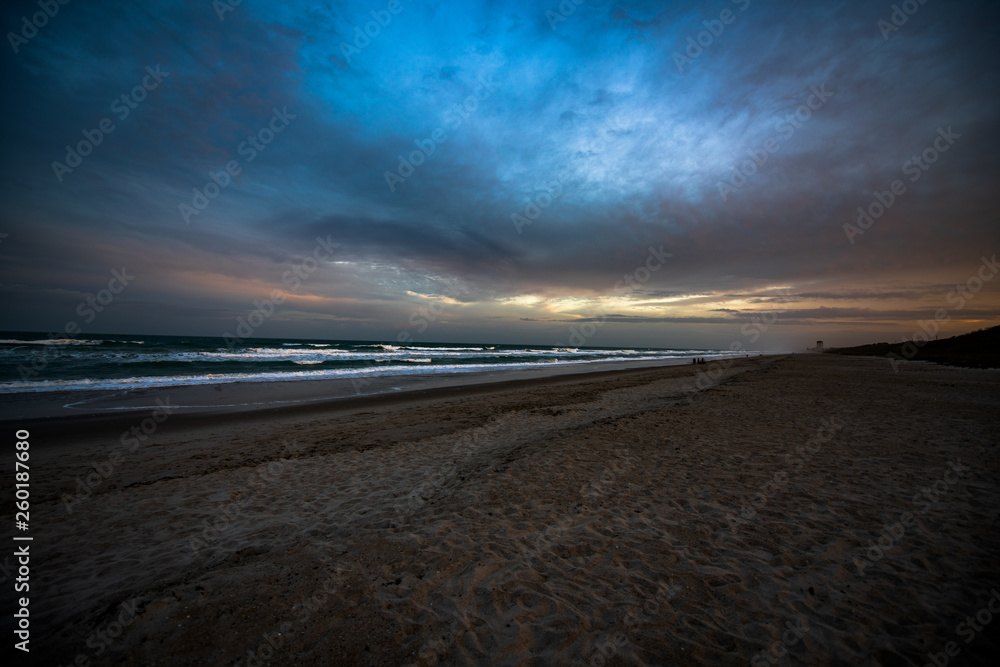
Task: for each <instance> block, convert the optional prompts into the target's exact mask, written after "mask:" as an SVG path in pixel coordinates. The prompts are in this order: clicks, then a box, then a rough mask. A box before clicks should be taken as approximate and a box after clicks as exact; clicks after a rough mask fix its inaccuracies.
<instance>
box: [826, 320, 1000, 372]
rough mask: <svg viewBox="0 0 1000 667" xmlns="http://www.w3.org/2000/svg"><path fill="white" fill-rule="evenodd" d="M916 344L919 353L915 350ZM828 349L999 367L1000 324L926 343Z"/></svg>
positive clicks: (853, 353)
mask: <svg viewBox="0 0 1000 667" xmlns="http://www.w3.org/2000/svg"><path fill="white" fill-rule="evenodd" d="M914 347H916V354H914V353H913V350H914ZM826 351H827V352H829V353H831V354H849V355H863V356H879V357H884V356H886V355H895V356H894V357H892V358H901V359H913V360H916V361H933V362H935V363H939V364H948V365H950V366H965V367H967V368H1000V326H997V327H991V328H989V329H980V330H979V331H973V332H972V333H967V334H963V335H961V336H954V337H953V338H945V339H944V340H932V341H928V342H927V343H924V344H923V345H914V344H913V343H873V344H871V345H859V346H858V347H840V348H830V349H828V350H826Z"/></svg>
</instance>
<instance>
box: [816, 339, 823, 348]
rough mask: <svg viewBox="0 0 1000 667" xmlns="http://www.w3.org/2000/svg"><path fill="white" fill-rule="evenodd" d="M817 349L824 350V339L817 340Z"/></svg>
mask: <svg viewBox="0 0 1000 667" xmlns="http://www.w3.org/2000/svg"><path fill="white" fill-rule="evenodd" d="M816 349H817V350H822V349H823V341H821V340H818V341H816Z"/></svg>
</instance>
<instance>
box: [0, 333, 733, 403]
mask: <svg viewBox="0 0 1000 667" xmlns="http://www.w3.org/2000/svg"><path fill="white" fill-rule="evenodd" d="M731 354H732V353H731V352H729V351H728V350H676V349H656V348H603V347H601V348H598V347H579V348H576V347H548V346H544V345H527V346H524V345H499V344H498V345H482V344H458V343H419V344H418V343H414V344H411V345H398V344H391V343H387V342H379V341H355V340H347V341H345V340H296V339H292V338H248V339H245V340H243V341H240V342H236V343H234V344H232V345H227V344H226V341H224V340H223V339H222V338H214V337H212V338H207V337H197V336H129V335H120V334H114V335H104V334H87V335H84V336H81V337H79V338H61V339H55V338H50V337H49V336H48V335H47V334H44V333H24V332H0V393H12V392H44V391H65V390H77V389H138V388H148V387H164V386H178V385H197V384H217V383H230V382H274V381H288V380H314V379H326V378H352V377H370V376H391V375H415V374H422V375H430V374H435V373H462V372H474V371H490V370H501V369H520V368H538V367H542V366H546V367H551V366H553V365H569V364H599V363H602V362H611V361H656V360H661V361H664V362H666V363H671V362H672V363H676V364H681V363H691V359H692V357H695V356H699V357H707V358H720V357H724V356H730V355H731ZM743 354H744V353H743V352H741V353H739V355H738V356H743Z"/></svg>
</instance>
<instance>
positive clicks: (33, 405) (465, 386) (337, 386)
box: [0, 355, 780, 428]
mask: <svg viewBox="0 0 1000 667" xmlns="http://www.w3.org/2000/svg"><path fill="white" fill-rule="evenodd" d="M768 356H780V355H755V356H752V357H750V358H749V359H747V358H745V357H733V358H732V362H733V364H735V363H740V362H746V361H749V360H750V359H756V358H762V357H768ZM729 361H730V360H729V359H716V360H712V361H709V364H708V366H695V365H694V364H692V363H691V362H690V360H685V361H683V362H680V361H677V362H674V361H663V360H656V361H650V360H646V361H612V362H603V363H587V364H566V365H559V366H553V367H541V368H526V369H500V370H494V371H474V372H467V373H435V374H426V375H423V374H410V375H386V376H372V377H368V378H360V380H359V379H358V378H353V379H340V378H338V379H318V380H292V381H281V382H238V383H218V384H196V385H175V386H170V387H156V388H141V389H126V390H107V389H80V390H72V391H59V390H56V391H45V392H11V393H8V394H4V395H3V398H4V401H3V405H2V407H0V426H13V427H15V428H24V427H25V426H24V425H27V427H29V428H30V427H48V426H54V425H66V426H76V425H80V426H85V425H88V424H92V425H95V426H99V425H101V424H105V423H118V422H121V421H123V420H124V421H134V420H135V418H136V416H137V415H138V414H141V413H149V412H151V411H155V410H157V409H161V410H162V408H163V405H168V406H170V407H171V409H170V414H171V415H180V416H193V415H202V416H215V417H221V416H224V415H229V416H235V415H245V414H253V413H256V412H268V413H272V414H273V413H274V412H275V411H283V410H297V409H298V410H309V409H335V408H336V407H337V406H345V407H346V406H364V405H368V404H371V403H372V402H376V403H377V402H379V401H385V400H393V399H394V398H399V399H400V400H408V399H409V398H410V397H411V395H413V394H423V393H434V392H437V393H438V395H442V396H444V395H448V393H449V392H462V391H476V390H477V389H476V388H481V387H482V386H491V385H504V384H510V385H511V386H515V385H516V384H517V383H524V384H526V385H527V384H531V383H534V382H546V381H552V382H558V381H559V379H560V378H586V377H591V376H595V377H596V376H600V375H602V374H614V373H626V374H627V373H631V372H641V371H645V370H650V369H655V368H688V369H692V367H694V368H693V372H694V373H697V371H698V370H700V369H705V368H709V367H711V366H712V365H713V364H715V365H717V364H719V363H724V364H728V363H729ZM729 365H732V364H729ZM358 384H362V385H363V386H362V387H361V388H360V389H358ZM276 396H280V398H276ZM158 401H159V402H158Z"/></svg>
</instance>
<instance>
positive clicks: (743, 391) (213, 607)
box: [31, 355, 1000, 667]
mask: <svg viewBox="0 0 1000 667" xmlns="http://www.w3.org/2000/svg"><path fill="white" fill-rule="evenodd" d="M712 368H713V366H712V365H709V366H707V367H706V366H700V367H695V366H693V365H683V366H676V367H659V368H646V369H631V370H617V371H610V372H599V373H589V374H577V375H561V376H558V377H550V378H543V379H533V380H517V381H513V382H506V383H493V384H480V385H477V386H473V387H440V388H436V389H428V390H425V391H414V392H407V393H406V394H405V395H403V394H397V395H390V396H382V397H367V398H365V399H359V400H358V401H356V402H349V401H341V402H338V401H334V402H330V403H323V404H316V405H313V406H304V407H303V406H300V407H298V408H282V409H273V410H258V411H254V412H244V413H222V414H179V415H176V421H174V417H171V418H170V420H168V421H166V422H165V423H164V424H163V428H162V429H160V430H157V431H156V432H155V433H152V434H150V436H149V437H148V439H146V440H145V441H143V442H142V443H141V444H140V445H139V446H138V447H137V448H136V449H135V450H134V451H129V450H127V449H123V448H122V447H121V445H120V444H119V441H118V438H117V437H116V436H115V434H114V430H113V429H111V430H109V431H108V434H109V435H111V436H113V437H100V436H98V435H97V434H96V431H94V432H93V433H92V434H91V432H90V430H89V429H83V428H80V425H81V424H82V422H80V421H79V420H75V423H76V426H77V427H76V430H75V431H74V430H73V429H71V428H67V429H66V431H65V433H64V434H63V435H55V434H54V432H53V431H50V430H46V429H44V428H43V429H42V430H39V431H38V432H37V433H35V432H32V435H31V439H32V449H31V451H32V458H31V461H32V463H31V466H32V489H31V494H32V495H31V499H32V507H31V509H32V536H33V537H34V542H32V547H31V549H32V561H31V563H32V610H31V614H32V616H31V618H32V628H33V634H32V636H33V639H34V638H36V637H37V638H39V640H40V642H44V643H40V645H38V647H37V648H38V655H36V657H37V658H44V659H46V660H49V661H50V662H52V664H70V663H73V662H74V659H75V657H76V656H77V655H81V654H82V655H85V656H86V657H88V658H89V659H90V660H91V663H90V664H93V665H126V664H150V663H153V662H158V663H170V664H175V665H218V666H219V667H233V666H234V665H245V664H249V663H250V662H251V660H250V657H249V656H250V655H254V656H257V657H256V658H255V662H254V663H253V664H257V662H260V663H261V664H267V665H277V664H304V665H310V664H333V663H339V664H359V665H376V664H400V665H418V666H420V667H423V666H424V665H434V664H439V665H485V664H499V665H515V664H527V663H530V662H533V661H535V662H543V663H545V664H556V663H558V664H569V663H574V664H575V663H585V664H589V663H590V661H591V659H592V658H594V657H595V656H596V655H598V653H601V652H604V653H605V655H607V654H608V652H611V654H612V657H611V658H610V660H609V662H610V664H616V661H618V662H621V663H622V664H625V663H630V664H634V663H647V664H648V663H656V664H668V663H669V664H682V665H688V664H692V665H693V664H734V663H736V662H741V663H742V664H746V663H747V662H748V661H751V660H753V659H754V658H755V657H756V656H763V657H764V658H766V659H767V660H769V661H770V662H772V663H777V662H779V658H778V656H781V655H783V654H786V653H787V654H788V657H786V658H784V659H785V660H789V661H791V662H793V663H799V664H811V665H831V666H832V665H838V664H846V663H851V664H853V663H855V662H872V663H873V664H923V663H924V662H926V656H927V654H928V652H929V651H934V652H941V651H943V650H944V648H943V647H944V646H945V643H946V642H947V641H950V640H952V639H953V638H954V628H955V626H956V624H957V623H959V622H960V621H961V620H962V619H963V618H965V617H966V616H967V615H969V614H970V613H972V614H975V613H976V611H977V610H978V609H979V608H980V607H981V606H982V604H983V603H984V601H985V600H986V599H987V598H988V597H989V596H988V595H986V596H985V597H983V595H982V593H983V591H989V590H992V589H993V588H997V587H1000V576H998V574H997V571H996V568H995V563H996V562H997V559H998V558H1000V534H998V532H997V531H996V526H997V521H998V520H1000V516H998V515H997V511H998V509H1000V482H998V480H1000V449H998V447H1000V443H997V441H996V433H997V432H998V429H1000V413H997V411H996V409H995V407H996V404H997V401H998V400H1000V375H998V374H993V373H991V374H984V373H981V372H970V371H966V370H963V369H952V368H946V367H933V366H929V365H925V364H913V365H908V366H906V367H905V368H902V369H901V371H900V373H898V374H896V373H893V372H892V370H891V369H889V368H888V367H885V366H883V364H882V363H881V361H880V360H878V359H866V358H860V357H855V358H845V357H834V356H833V355H830V356H829V357H828V356H826V355H786V356H773V357H763V358H760V357H758V358H752V359H750V360H746V359H744V360H742V362H740V361H737V363H734V364H731V365H728V366H727V367H726V368H723V367H722V365H721V364H719V365H716V369H718V370H719V373H718V374H719V376H720V377H718V378H717V381H716V382H714V383H712V384H711V385H705V386H704V387H702V388H698V387H697V386H696V378H697V377H698V373H699V372H702V371H705V370H709V371H711V370H712ZM713 375H715V373H713ZM702 384H704V383H702ZM133 416H134V415H133ZM70 421H74V420H70ZM133 423H134V422H133ZM119 432H120V431H119ZM922 489H933V490H934V491H933V495H932V496H928V497H927V498H924V497H923V495H922V491H921V490H922ZM907 517H910V518H907ZM897 523H898V524H899V525H898V526H897V525H896V524H897ZM872 545H876V546H877V545H882V546H881V547H879V548H878V549H875V548H874V547H873V546H872ZM36 568H37V569H36ZM36 572H37V574H36ZM36 600H37V602H36ZM126 608H127V609H129V610H130V611H129V614H128V615H127V616H128V626H127V627H124V628H123V629H122V631H121V632H120V633H119V636H116V637H115V638H113V639H109V641H108V643H107V650H105V651H103V652H102V653H101V655H100V656H98V655H96V654H95V652H94V650H92V648H88V638H93V637H95V636H98V635H99V634H100V633H101V632H103V631H104V630H105V629H106V628H108V627H109V624H111V623H113V622H115V619H116V618H118V617H119V615H120V614H122V613H124V612H123V610H125V609H126ZM789 624H790V625H789ZM122 625H124V623H123V624H122ZM789 627H792V628H796V629H797V630H798V635H797V636H796V637H795V638H794V639H795V641H794V642H791V643H789V641H790V640H789V639H788V638H789V637H790V636H791V635H789V634H787V633H786V632H785V631H786V630H787V628H789ZM36 633H37V634H36ZM42 638H44V639H42ZM975 639H976V641H975V642H973V643H971V644H969V645H968V646H965V645H963V647H962V653H963V657H965V658H967V659H971V660H975V659H976V658H978V659H979V660H980V661H984V660H985V658H986V657H987V656H989V655H991V654H992V653H994V652H996V651H997V650H1000V643H998V642H997V641H996V639H995V634H993V635H990V634H982V635H981V636H977V637H976V638H975ZM32 646H33V651H34V650H35V648H34V647H35V644H34V643H33V644H32ZM262 647H263V652H266V653H268V654H269V655H270V659H269V660H261V659H260V656H261V655H263V652H262ZM758 662H760V660H758Z"/></svg>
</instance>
